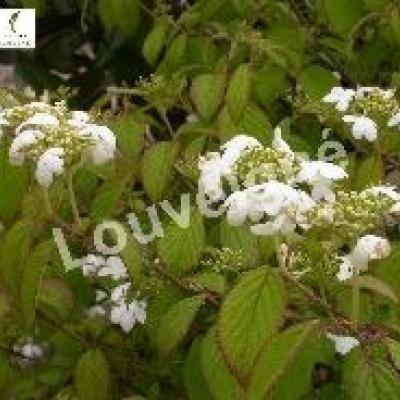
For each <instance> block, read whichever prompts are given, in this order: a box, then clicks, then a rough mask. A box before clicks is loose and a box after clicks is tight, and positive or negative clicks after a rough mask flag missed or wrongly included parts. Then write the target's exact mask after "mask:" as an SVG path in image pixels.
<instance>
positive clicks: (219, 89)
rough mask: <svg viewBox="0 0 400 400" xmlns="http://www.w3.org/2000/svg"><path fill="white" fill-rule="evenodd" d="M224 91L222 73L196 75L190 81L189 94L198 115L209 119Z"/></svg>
mask: <svg viewBox="0 0 400 400" xmlns="http://www.w3.org/2000/svg"><path fill="white" fill-rule="evenodd" d="M224 91H225V76H224V75H223V74H204V75H198V76H197V77H196V78H195V79H194V80H193V83H192V87H191V89H190V95H191V98H192V100H193V103H194V105H195V107H196V110H197V112H198V113H199V115H200V116H201V117H202V118H203V119H204V120H206V121H210V120H211V118H212V117H213V116H214V114H215V113H216V111H217V110H218V107H219V106H220V104H221V102H222V99H223V95H224Z"/></svg>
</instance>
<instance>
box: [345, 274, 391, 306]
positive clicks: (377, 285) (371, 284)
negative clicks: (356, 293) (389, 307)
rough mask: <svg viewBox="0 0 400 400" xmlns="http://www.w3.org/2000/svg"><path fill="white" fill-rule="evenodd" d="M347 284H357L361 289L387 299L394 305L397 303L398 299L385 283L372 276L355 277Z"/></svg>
mask: <svg viewBox="0 0 400 400" xmlns="http://www.w3.org/2000/svg"><path fill="white" fill-rule="evenodd" d="M349 283H350V284H351V285H354V284H357V285H358V286H359V287H360V288H361V289H368V290H370V291H372V292H374V293H377V294H380V295H381V296H384V297H387V298H389V299H391V300H393V301H394V302H395V303H398V302H399V298H398V296H397V295H396V293H395V292H394V290H393V289H392V288H391V287H390V286H389V285H388V284H387V283H385V282H383V281H382V280H380V279H378V278H376V277H374V276H372V275H358V276H355V277H354V278H353V279H352V280H351V281H350V282H349Z"/></svg>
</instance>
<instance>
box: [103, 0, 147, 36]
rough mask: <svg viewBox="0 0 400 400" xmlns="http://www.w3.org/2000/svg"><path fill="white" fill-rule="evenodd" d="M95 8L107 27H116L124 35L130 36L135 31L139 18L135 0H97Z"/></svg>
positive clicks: (138, 9)
mask: <svg viewBox="0 0 400 400" xmlns="http://www.w3.org/2000/svg"><path fill="white" fill-rule="evenodd" d="M97 10H98V13H99V16H100V18H101V20H102V22H103V24H104V25H105V26H106V27H107V28H108V29H113V28H117V29H118V30H120V31H121V32H122V33H123V34H125V35H126V36H132V35H133V34H134V33H135V32H136V29H137V27H138V24H139V20H140V7H139V2H138V1H137V0H113V1H109V0H99V1H98V3H97Z"/></svg>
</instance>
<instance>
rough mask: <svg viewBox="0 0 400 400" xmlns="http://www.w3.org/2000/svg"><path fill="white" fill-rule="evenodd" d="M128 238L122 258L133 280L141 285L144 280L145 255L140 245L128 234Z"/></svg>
mask: <svg viewBox="0 0 400 400" xmlns="http://www.w3.org/2000/svg"><path fill="white" fill-rule="evenodd" d="M127 236H128V239H127V243H126V246H125V247H124V249H123V250H122V251H121V258H122V259H123V260H124V263H125V265H126V268H127V269H128V273H129V276H130V278H131V280H132V281H133V282H137V283H139V282H141V281H142V279H143V272H144V265H143V258H142V257H143V255H142V252H141V248H140V245H139V243H138V242H137V241H136V240H134V239H133V238H132V236H131V235H129V234H127Z"/></svg>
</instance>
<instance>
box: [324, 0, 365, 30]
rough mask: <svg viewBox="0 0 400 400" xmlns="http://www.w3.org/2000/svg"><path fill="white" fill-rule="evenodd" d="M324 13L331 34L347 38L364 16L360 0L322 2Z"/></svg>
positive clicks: (328, 0) (329, 0) (326, 0)
mask: <svg viewBox="0 0 400 400" xmlns="http://www.w3.org/2000/svg"><path fill="white" fill-rule="evenodd" d="M324 7H325V13H326V16H327V19H328V22H329V25H330V27H331V28H332V30H333V32H335V33H337V34H339V35H341V36H343V37H347V36H348V35H349V34H350V32H351V31H352V29H353V28H354V27H355V25H356V24H357V22H358V21H359V20H360V19H361V18H362V16H363V14H364V7H363V2H362V0H352V1H347V0H324Z"/></svg>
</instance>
